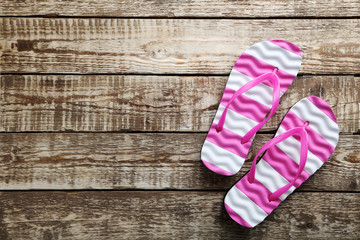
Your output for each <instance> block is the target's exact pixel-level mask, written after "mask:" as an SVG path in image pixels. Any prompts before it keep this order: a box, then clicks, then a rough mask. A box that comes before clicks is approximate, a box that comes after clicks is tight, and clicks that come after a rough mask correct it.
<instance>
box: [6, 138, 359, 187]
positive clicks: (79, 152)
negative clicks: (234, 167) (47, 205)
mask: <svg viewBox="0 0 360 240" xmlns="http://www.w3.org/2000/svg"><path fill="white" fill-rule="evenodd" d="M205 136H206V134H195V133H187V134H169V133H161V134H159V133H151V134H150V133H147V134H144V133H142V134H139V133H133V134H125V133H122V134H119V133H96V134H94V133H82V134H79V133H61V134H51V133H30V134H1V135H0V142H1V145H0V180H1V185H0V189H193V190H194V189H195V190H196V189H207V190H209V189H210V190H226V189H228V188H230V187H231V186H232V185H233V184H234V183H235V182H236V181H238V179H239V178H240V177H241V176H242V175H243V174H245V173H246V172H247V171H248V170H249V168H250V164H251V160H252V159H253V158H254V156H255V153H254V151H257V150H258V149H259V148H260V147H261V146H262V145H263V144H264V143H265V142H266V141H268V140H270V139H271V138H272V136H273V135H272V134H267V135H258V136H257V137H256V139H255V144H254V146H253V149H254V150H252V151H251V153H250V155H249V157H248V158H247V161H246V163H245V165H244V167H243V168H242V170H241V171H240V172H239V173H238V174H237V175H236V176H234V177H224V176H221V175H217V174H215V173H213V172H211V171H210V170H208V169H207V168H206V167H204V166H203V164H202V162H201V161H200V150H201V146H202V144H203V141H204V139H205ZM359 179H360V136H359V135H356V136H352V135H342V136H341V137H340V142H339V144H338V146H337V148H336V151H335V153H334V154H333V156H332V157H331V159H330V160H329V162H327V163H326V164H324V166H323V167H322V168H321V169H320V170H319V171H318V172H317V173H316V174H314V176H312V177H311V178H310V179H309V180H308V181H307V182H305V183H304V185H303V186H302V187H301V189H300V190H301V191H309V190H311V191H314V190H317V191H319V190H324V191H359V190H360V182H359Z"/></svg>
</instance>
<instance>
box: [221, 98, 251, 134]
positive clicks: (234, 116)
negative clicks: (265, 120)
mask: <svg viewBox="0 0 360 240" xmlns="http://www.w3.org/2000/svg"><path fill="white" fill-rule="evenodd" d="M224 109H225V107H224V106H223V105H221V104H219V108H218V110H217V112H216V115H215V118H214V123H216V124H217V123H218V122H219V120H220V117H221V114H222V112H223V111H224ZM257 124H258V123H257V122H256V121H254V120H251V119H250V118H247V117H245V116H244V115H241V114H239V113H237V112H234V111H233V110H231V109H228V111H227V114H226V118H225V123H224V128H226V129H228V130H230V131H232V132H233V133H236V134H238V135H240V136H242V137H243V136H244V135H245V134H246V133H247V132H248V131H249V130H250V129H252V128H253V127H255V126H256V125H257Z"/></svg>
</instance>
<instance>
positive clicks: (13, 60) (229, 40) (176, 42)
mask: <svg viewBox="0 0 360 240" xmlns="http://www.w3.org/2000/svg"><path fill="white" fill-rule="evenodd" d="M0 36H2V39H3V40H1V42H0V44H1V49H2V58H1V66H2V69H1V72H2V73H76V74H79V73H95V74H100V73H151V74H164V73H175V74H228V73H229V71H230V69H231V68H232V66H233V65H234V62H235V61H236V59H237V58H238V57H239V56H240V54H241V53H242V52H243V51H244V50H245V49H246V48H247V47H249V46H250V45H252V44H254V43H256V42H259V41H263V40H266V39H285V40H288V41H291V42H293V43H295V44H297V45H299V46H300V47H301V49H302V51H303V54H304V59H303V65H302V68H301V73H302V74H304V73H311V74H359V73H360V58H359V55H360V42H359V38H360V19H266V20H257V19H255V20H254V19H252V20H231V19H101V18H87V19H81V18H76V19H70V18H1V19H0ZM314 36H316V37H314Z"/></svg>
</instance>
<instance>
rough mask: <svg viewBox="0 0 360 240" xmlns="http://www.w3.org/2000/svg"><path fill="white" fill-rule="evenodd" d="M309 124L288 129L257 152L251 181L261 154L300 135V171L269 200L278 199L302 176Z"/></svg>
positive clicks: (249, 175) (306, 151)
mask: <svg viewBox="0 0 360 240" xmlns="http://www.w3.org/2000/svg"><path fill="white" fill-rule="evenodd" d="M308 125H309V123H308V122H305V124H304V125H303V126H302V127H296V128H292V129H290V130H288V131H286V132H285V133H282V134H280V135H278V136H276V137H274V138H273V139H271V140H270V141H268V142H267V143H265V144H264V145H263V146H262V147H261V148H260V150H259V151H258V153H257V154H256V156H255V158H254V160H253V162H252V164H251V168H250V171H249V173H248V181H249V183H253V182H254V179H255V171H256V160H257V159H258V158H259V156H260V154H262V153H263V152H265V151H266V150H267V149H269V148H270V147H272V146H274V145H276V144H278V143H279V142H282V141H284V140H285V139H287V138H289V137H291V136H293V135H298V136H300V142H301V147H300V163H299V168H298V171H297V173H296V175H295V176H294V178H293V179H292V180H291V181H290V182H289V183H288V184H286V185H285V186H284V187H282V188H280V189H278V190H276V191H275V192H273V193H271V194H270V195H269V201H274V200H276V199H278V198H279V197H280V196H281V195H282V194H283V193H285V192H286V191H287V190H289V188H291V187H292V186H293V185H294V183H295V181H296V180H297V179H298V178H299V177H300V175H301V173H302V172H303V171H304V168H305V164H306V160H307V153H308V144H309V142H308V135H307V132H306V127H307V126H308Z"/></svg>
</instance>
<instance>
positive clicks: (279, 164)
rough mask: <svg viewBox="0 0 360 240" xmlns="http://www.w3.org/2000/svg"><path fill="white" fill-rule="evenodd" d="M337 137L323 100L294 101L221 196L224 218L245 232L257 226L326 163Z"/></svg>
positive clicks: (331, 113)
mask: <svg viewBox="0 0 360 240" xmlns="http://www.w3.org/2000/svg"><path fill="white" fill-rule="evenodd" d="M338 139H339V129H338V124H337V121H336V118H335V115H334V113H333V112H332V110H331V108H330V106H329V105H328V104H327V103H326V102H325V101H324V100H323V99H321V98H319V97H314V96H312V97H307V98H303V99H302V100H300V101H299V102H297V103H296V104H295V105H294V106H293V107H292V108H291V109H290V110H289V111H288V113H287V114H286V115H285V117H284V119H283V120H282V122H281V124H280V126H279V128H278V130H277V133H276V135H275V137H274V138H273V139H271V140H270V141H269V142H267V143H266V144H265V145H264V146H262V147H261V148H260V150H259V152H258V153H257V154H256V156H255V159H254V161H253V163H252V166H251V169H250V171H249V172H248V173H247V174H246V175H244V176H243V177H242V178H241V179H240V181H238V182H237V183H236V184H235V185H234V186H233V187H232V188H231V189H230V190H229V192H228V193H227V194H226V196H225V199H224V202H225V208H226V210H227V212H228V214H229V215H230V217H231V218H232V219H234V220H235V221H236V222H238V223H239V224H241V225H243V226H245V227H250V228H251V227H254V226H256V225H257V224H259V223H260V222H262V221H263V220H264V219H265V218H266V217H267V216H268V215H269V214H270V213H271V212H272V211H273V210H274V209H275V208H276V207H277V206H278V205H279V204H280V203H281V202H282V201H284V200H285V198H286V197H287V196H288V195H289V194H291V193H292V192H293V191H294V190H295V189H296V188H298V187H299V186H300V185H301V184H302V183H303V182H304V181H306V180H307V179H308V178H309V177H310V176H311V175H312V174H314V173H315V172H316V171H317V170H318V169H319V168H320V167H321V166H322V165H323V164H324V163H325V162H326V161H327V160H328V158H329V157H330V155H331V154H332V153H333V152H334V150H335V147H336V144H337V142H338ZM264 151H266V152H265V154H264V155H263V156H262V158H261V160H260V161H259V162H258V163H257V164H256V160H257V158H258V157H259V156H260V154H262V153H263V152H264Z"/></svg>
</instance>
